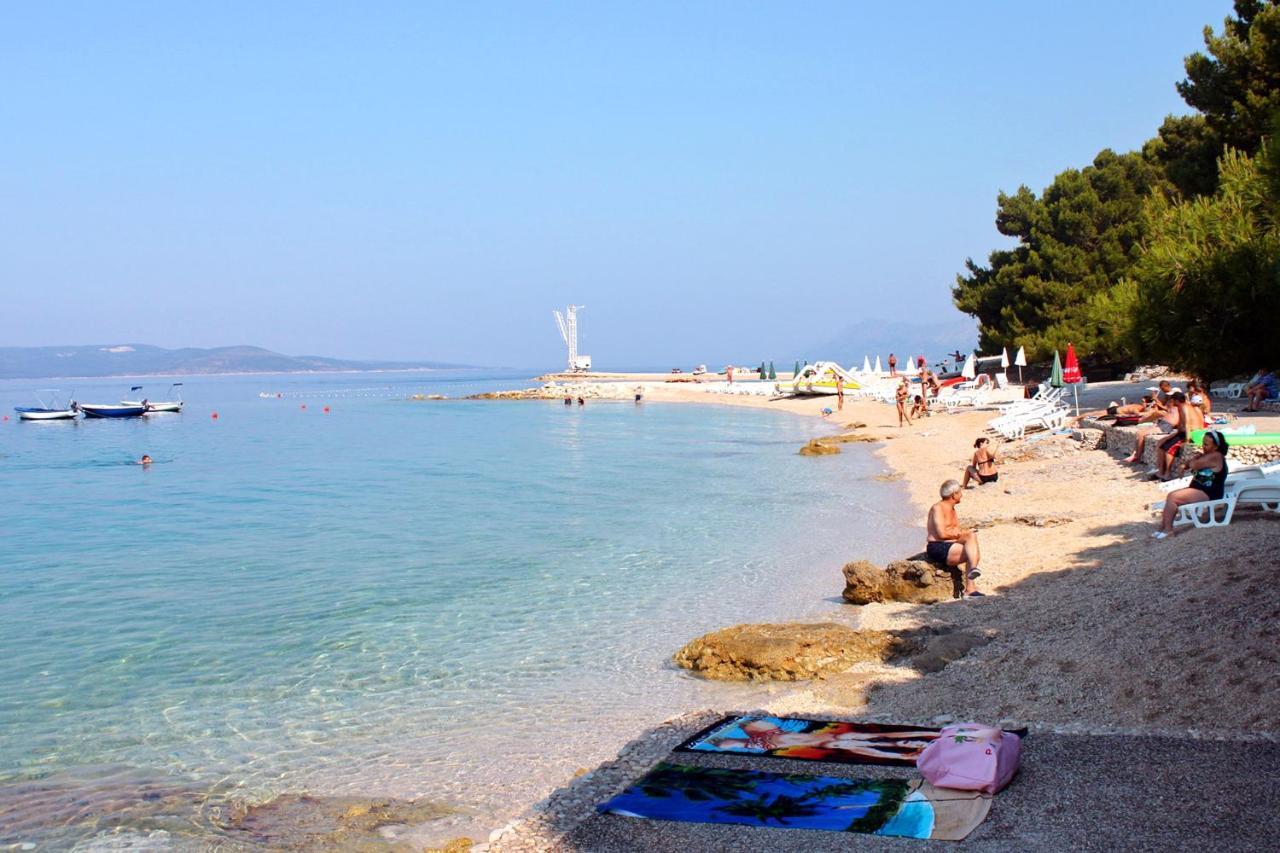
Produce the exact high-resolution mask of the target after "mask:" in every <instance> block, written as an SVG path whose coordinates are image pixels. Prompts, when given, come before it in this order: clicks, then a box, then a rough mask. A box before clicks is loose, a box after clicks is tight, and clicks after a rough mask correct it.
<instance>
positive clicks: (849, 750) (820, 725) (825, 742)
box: [676, 714, 939, 767]
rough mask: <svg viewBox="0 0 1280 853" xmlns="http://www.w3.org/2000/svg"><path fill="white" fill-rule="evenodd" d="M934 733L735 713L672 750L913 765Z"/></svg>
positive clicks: (862, 724) (892, 765)
mask: <svg viewBox="0 0 1280 853" xmlns="http://www.w3.org/2000/svg"><path fill="white" fill-rule="evenodd" d="M938 731H939V730H938V729H935V728H928V727H920V726H898V725H883V724H880V723H852V722H838V721H837V722H833V721H831V720H796V719H788V718H786V717H766V716H760V715H753V714H748V715H739V716H734V717H725V718H724V719H723V720H720V721H719V722H718V723H715V724H714V725H711V726H708V727H707V728H705V729H703V730H702V731H700V732H698V733H697V734H696V735H694V736H693V737H691V738H689V739H688V740H686V741H685V742H684V743H682V744H680V745H679V746H677V747H676V749H677V750H678V751H681V752H712V753H725V752H728V753H733V754H737V755H767V756H771V757H774V758H799V759H803V760H809V761H837V762H840V763H841V764H884V765H888V766H891V767H915V766H916V756H918V755H919V754H920V750H922V749H924V748H925V747H926V746H928V745H929V743H930V742H931V741H933V740H934V738H936V737H937V736H938Z"/></svg>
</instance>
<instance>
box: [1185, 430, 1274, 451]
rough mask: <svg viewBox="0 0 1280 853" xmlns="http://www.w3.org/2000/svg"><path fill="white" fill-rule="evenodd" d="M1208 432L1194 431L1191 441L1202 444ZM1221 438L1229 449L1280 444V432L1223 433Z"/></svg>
mask: <svg viewBox="0 0 1280 853" xmlns="http://www.w3.org/2000/svg"><path fill="white" fill-rule="evenodd" d="M1207 431H1208V430H1203V429H1196V430H1192V431H1191V440H1192V441H1193V442H1195V443H1196V444H1203V443H1204V434H1205V433H1206V432H1207ZM1222 437H1223V438H1225V439H1226V440H1227V446H1229V447H1257V446H1258V445H1262V444H1280V432H1260V433H1256V434H1255V435H1235V434H1233V433H1229V432H1224V433H1223V434H1222Z"/></svg>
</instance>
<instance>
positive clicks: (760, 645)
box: [674, 622, 906, 681]
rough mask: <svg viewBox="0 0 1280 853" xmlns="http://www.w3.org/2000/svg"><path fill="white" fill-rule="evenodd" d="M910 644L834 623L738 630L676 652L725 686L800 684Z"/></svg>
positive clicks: (681, 660)
mask: <svg viewBox="0 0 1280 853" xmlns="http://www.w3.org/2000/svg"><path fill="white" fill-rule="evenodd" d="M904 651H906V644H905V643H904V642H903V641H901V640H900V639H898V638H897V637H895V636H894V635H893V634H889V633H887V632H884V631H855V630H854V629H852V628H848V627H845V626H844V625H836V624H834V623H831V622H825V623H817V624H806V623H794V622H793V623H784V624H774V625H768V624H765V625H734V626H733V627H732V628H723V629H721V630H719V631H713V632H712V633H710V634H706V635H704V636H702V637H699V638H698V639H696V640H694V641H693V642H691V643H689V644H688V645H686V646H685V647H684V648H682V649H681V650H680V651H678V652H676V655H675V658H674V659H675V662H676V663H677V664H679V665H680V666H682V667H684V668H685V669H690V670H693V671H694V672H697V673H699V674H700V675H703V676H706V677H707V678H714V679H717V680H720V681H798V680H804V679H810V678H815V677H817V676H819V675H823V674H825V673H829V672H838V671H841V670H844V669H848V668H849V667H850V666H852V665H853V664H855V663H859V662H861V661H868V660H870V661H884V660H887V659H888V658H890V657H892V656H894V655H897V654H900V653H902V652H904Z"/></svg>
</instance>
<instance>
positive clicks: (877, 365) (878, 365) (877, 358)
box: [876, 356, 884, 376]
mask: <svg viewBox="0 0 1280 853" xmlns="http://www.w3.org/2000/svg"><path fill="white" fill-rule="evenodd" d="M883 372H884V371H883V370H881V369H880V356H876V375H877V376H879V375H880V374H881V373H883Z"/></svg>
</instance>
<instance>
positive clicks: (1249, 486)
mask: <svg viewBox="0 0 1280 853" xmlns="http://www.w3.org/2000/svg"><path fill="white" fill-rule="evenodd" d="M1241 505H1246V506H1257V507H1259V508H1261V509H1262V510H1263V511H1265V512H1270V513H1280V478H1275V477H1263V478H1259V479H1254V480H1245V481H1242V482H1240V483H1238V484H1237V485H1236V486H1235V487H1234V488H1233V487H1230V486H1228V488H1227V490H1226V492H1225V493H1224V494H1223V496H1222V497H1221V498H1219V499H1218V500H1216V501H1200V502H1199V503H1193V504H1185V505H1183V506H1181V507H1179V508H1178V515H1177V517H1176V518H1174V520H1173V526H1174V527H1183V526H1186V525H1188V524H1191V525H1194V526H1196V527H1226V526H1227V525H1229V524H1230V523H1231V519H1232V517H1234V516H1235V512H1236V509H1237V508H1239V507H1240V506H1241ZM1219 513H1221V514H1219Z"/></svg>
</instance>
